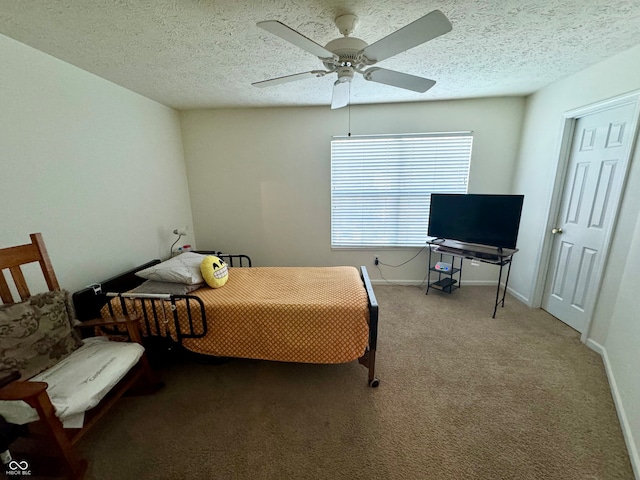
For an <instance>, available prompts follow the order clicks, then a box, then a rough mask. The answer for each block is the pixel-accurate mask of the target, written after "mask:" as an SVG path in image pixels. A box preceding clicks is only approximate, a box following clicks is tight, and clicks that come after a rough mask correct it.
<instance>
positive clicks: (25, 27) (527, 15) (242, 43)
mask: <svg viewBox="0 0 640 480" xmlns="http://www.w3.org/2000/svg"><path fill="white" fill-rule="evenodd" d="M434 9H439V10H441V11H442V12H443V13H444V14H445V15H446V16H447V17H448V18H449V20H450V21H451V23H452V25H453V30H452V31H451V32H449V33H447V34H445V35H443V36H442V37H439V38H436V39H435V40H432V41H430V42H428V43H425V44H423V45H420V46H418V47H416V48H414V49H412V50H409V51H408V52H404V53H401V54H399V55H397V56H395V57H392V58H389V59H387V60H384V61H383V62H380V64H379V66H381V67H384V68H388V69H392V70H398V71H401V72H405V73H410V74H412V75H417V76H422V77H427V78H431V79H433V80H436V81H437V84H436V85H435V86H434V87H433V88H432V89H431V90H429V91H428V92H426V93H423V94H421V93H414V92H410V91H407V90H402V89H398V88H394V87H390V86H386V85H380V84H375V83H373V82H366V81H364V80H363V79H362V77H361V76H357V77H356V78H355V79H354V82H353V84H352V88H351V102H352V103H357V104H363V103H383V102H406V101H419V100H435V99H454V98H470V97H486V96H496V95H524V94H529V93H532V92H534V91H536V90H538V89H539V88H541V87H543V86H545V85H547V84H549V83H551V82H553V81H555V80H558V79H559V78H562V77H565V76H567V75H570V74H572V73H575V72H577V71H580V70H582V69H584V68H586V67H588V66H590V65H593V64H595V63H597V62H599V61H601V60H603V59H605V58H608V57H611V56H613V55H615V54H617V53H620V52H622V51H624V50H626V49H628V48H631V47H633V46H635V45H638V44H640V28H639V26H640V1H639V0H532V1H527V2H522V1H521V0H441V1H432V0H393V1H380V0H352V1H347V0H279V1H276V0H254V1H251V0H217V1H214V0H173V1H169V0H157V1H156V0H145V1H142V0H102V1H98V0H47V1H35V0H29V1H25V0H0V33H2V34H4V35H6V36H8V37H11V38H14V39H16V40H18V41H20V42H22V43H25V44H27V45H30V46H32V47H34V48H36V49H38V50H41V51H43V52H46V53H49V54H51V55H53V56H55V57H57V58H60V59H62V60H64V61H66V62H68V63H71V64H73V65H76V66H78V67H80V68H82V69H84V70H87V71H89V72H92V73H95V74H96V75H99V76H100V77H103V78H105V79H108V80H110V81H112V82H114V83H116V84H118V85H122V86H123V87H125V88H128V89H130V90H133V91H135V92H138V93H140V94H142V95H144V96H147V97H149V98H151V99H154V100H156V101H158V102H160V103H163V104H165V105H168V106H171V107H174V108H177V109H191V108H212V107H239V106H287V105H327V106H328V105H329V104H330V103H331V91H332V84H333V82H334V81H335V74H334V75H327V76H325V77H323V78H310V79H306V80H302V81H298V82H294V83H287V84H284V85H279V86H273V87H269V88H264V89H258V88H256V87H253V86H251V83H252V82H257V81H260V80H266V79H269V78H273V77H278V76H283V75H289V74H293V73H299V72H305V71H309V70H317V69H321V68H322V63H321V62H320V60H318V59H317V58H315V57H314V56H313V55H311V54H310V53H307V52H306V51H303V50H300V49H299V48H297V47H295V46H293V45H290V44H288V43H287V42H285V41H284V40H281V39H280V38H279V37H276V36H274V35H272V34H270V33H268V32H266V31H264V30H262V29H260V28H258V27H256V22H258V21H262V20H279V21H281V22H283V23H285V24H286V25H288V26H290V27H291V28H293V29H295V30H297V31H298V32H300V33H302V34H303V35H305V36H307V37H309V38H310V39H312V40H314V41H315V42H317V43H319V44H321V45H325V44H326V43H327V42H329V41H330V40H332V39H334V38H338V37H340V36H341V35H340V34H339V32H338V30H337V28H336V26H335V24H334V22H333V20H334V18H335V17H336V16H338V15H340V14H344V13H353V14H356V15H357V16H358V17H359V25H358V26H357V28H356V30H355V32H354V33H353V34H352V36H354V37H358V38H361V39H363V40H364V41H366V42H367V43H369V44H371V43H373V42H375V41H377V40H379V39H380V38H382V37H384V36H386V35H388V34H389V33H391V32H393V31H395V30H397V29H399V28H401V27H403V26H404V25H406V24H408V23H410V22H412V21H414V20H416V19H418V18H419V17H422V16H423V15H425V14H427V13H429V12H430V11H432V10H434Z"/></svg>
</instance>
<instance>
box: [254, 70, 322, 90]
mask: <svg viewBox="0 0 640 480" xmlns="http://www.w3.org/2000/svg"><path fill="white" fill-rule="evenodd" d="M327 73H329V72H325V71H324V70H311V71H310V72H303V73H294V74H293V75H286V76H284V77H278V78H272V79H270V80H263V81H261V82H254V83H252V84H251V85H253V86H254V87H258V88H263V87H271V86H273V85H280V84H281V83H289V82H295V81H296V80H304V79H305V78H311V77H324V76H325V75H326V74H327Z"/></svg>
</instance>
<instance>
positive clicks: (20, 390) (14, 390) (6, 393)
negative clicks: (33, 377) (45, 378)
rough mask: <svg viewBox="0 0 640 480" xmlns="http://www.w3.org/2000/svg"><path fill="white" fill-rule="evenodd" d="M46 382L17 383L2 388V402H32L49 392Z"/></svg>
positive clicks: (0, 392) (0, 395)
mask: <svg viewBox="0 0 640 480" xmlns="http://www.w3.org/2000/svg"><path fill="white" fill-rule="evenodd" d="M48 386H49V385H47V384H46V383H45V382H25V381H20V380H18V381H15V382H12V383H10V384H8V385H5V386H4V387H2V388H0V400H30V399H32V398H35V397H37V396H38V395H40V394H41V393H42V392H44V391H46V390H47V387H48Z"/></svg>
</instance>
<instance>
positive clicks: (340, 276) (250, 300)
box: [73, 252, 379, 387]
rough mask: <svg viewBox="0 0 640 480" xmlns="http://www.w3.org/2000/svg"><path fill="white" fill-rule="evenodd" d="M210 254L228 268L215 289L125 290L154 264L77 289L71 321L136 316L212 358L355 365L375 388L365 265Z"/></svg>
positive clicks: (372, 312) (372, 313)
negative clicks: (267, 263)
mask: <svg viewBox="0 0 640 480" xmlns="http://www.w3.org/2000/svg"><path fill="white" fill-rule="evenodd" d="M206 253H213V252H206ZM215 254H216V255H217V256H218V257H220V258H222V259H223V260H225V262H226V263H227V265H228V266H229V269H228V271H229V274H228V282H227V283H226V284H225V285H224V287H222V288H216V289H214V288H209V287H203V288H198V289H197V290H194V291H193V292H190V293H188V294H184V295H183V294H145V293H135V290H134V291H133V293H132V290H133V289H134V288H135V287H136V286H137V285H139V284H140V283H141V282H143V281H144V280H143V279H141V278H138V277H137V276H136V273H139V272H140V271H141V270H145V269H148V268H149V267H150V266H152V265H157V264H158V263H159V261H158V260H156V261H153V262H149V263H147V264H144V265H141V266H140V267H137V268H135V269H133V270H130V271H128V272H125V273H124V274H122V275H119V276H117V277H114V278H112V279H109V280H107V281H105V282H101V283H97V284H94V285H92V286H90V287H88V288H86V289H83V290H81V291H79V292H76V293H75V294H74V296H73V297H74V303H75V305H76V311H77V316H78V318H79V319H80V320H82V319H83V318H84V317H86V318H92V316H95V314H96V313H98V312H99V314H100V315H102V316H109V315H116V316H117V315H119V314H122V313H128V314H131V313H137V314H138V315H139V316H140V317H141V330H142V333H143V335H144V337H145V338H147V339H154V338H162V339H165V340H168V341H170V342H171V343H173V344H175V345H179V346H180V347H182V348H184V349H186V350H187V351H190V352H194V353H196V354H200V355H207V356H212V357H232V358H251V359H259V360H271V361H280V362H295V363H325V364H326V363H331V364H339V363H347V362H351V361H355V360H358V361H359V362H360V363H361V364H362V365H364V366H365V367H366V368H367V369H368V383H369V385H370V386H371V387H377V386H378V385H379V379H378V378H377V377H376V376H375V355H376V347H377V332H378V305H377V301H376V298H375V294H374V292H373V288H372V287H371V282H370V280H369V277H368V273H367V269H366V267H360V269H359V270H358V269H356V268H355V267H350V266H339V267H253V266H251V260H250V258H249V257H247V256H246V255H225V254H222V253H220V252H215ZM111 333H114V332H111Z"/></svg>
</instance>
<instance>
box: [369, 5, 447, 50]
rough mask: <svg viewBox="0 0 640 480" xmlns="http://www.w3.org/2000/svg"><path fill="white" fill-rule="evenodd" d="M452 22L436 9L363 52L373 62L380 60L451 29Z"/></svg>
mask: <svg viewBox="0 0 640 480" xmlns="http://www.w3.org/2000/svg"><path fill="white" fill-rule="evenodd" d="M451 28H452V27H451V22H449V19H448V18H447V17H446V16H445V15H444V13H442V12H441V11H440V10H434V11H433V12H431V13H428V14H427V15H425V16H424V17H422V18H419V19H418V20H416V21H415V22H413V23H410V24H409V25H407V26H405V27H402V28H401V29H400V30H396V31H395V32H393V33H392V34H390V35H387V36H386V37H384V38H382V39H380V40H378V41H377V42H375V43H372V44H371V45H369V46H368V47H366V48H364V49H363V50H362V53H363V54H364V56H365V57H367V58H368V59H369V60H371V61H372V62H379V61H380V60H384V59H385V58H389V57H392V56H394V55H397V54H398V53H400V52H404V51H405V50H409V49H410V48H413V47H417V46H418V45H421V44H423V43H424V42H428V41H429V40H432V39H434V38H436V37H439V36H440V35H443V34H445V33H447V32H449V31H451Z"/></svg>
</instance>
